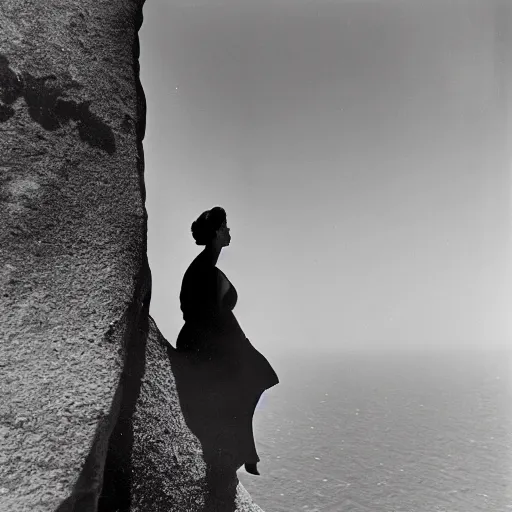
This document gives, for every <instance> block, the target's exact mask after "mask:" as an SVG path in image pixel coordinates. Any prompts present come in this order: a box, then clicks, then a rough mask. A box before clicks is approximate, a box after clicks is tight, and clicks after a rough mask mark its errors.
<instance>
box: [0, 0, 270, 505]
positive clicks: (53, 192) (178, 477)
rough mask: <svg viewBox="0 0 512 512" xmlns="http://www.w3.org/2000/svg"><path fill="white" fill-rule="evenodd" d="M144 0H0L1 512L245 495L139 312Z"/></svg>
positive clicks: (244, 498) (143, 267)
mask: <svg viewBox="0 0 512 512" xmlns="http://www.w3.org/2000/svg"><path fill="white" fill-rule="evenodd" d="M143 3H144V2H143V0H108V1H107V0H46V1H45V2H35V1H34V0H2V2H1V3H0V27H1V28H0V49H1V50H0V215H1V218H2V222H1V223H0V264H1V265H0V279H1V293H0V316H1V318H2V334H1V343H0V390H1V393H2V401H0V510H1V511H2V512H3V511H5V512H25V511H31V512H50V511H51V512H54V511H58V512H96V511H105V512H106V511H109V512H114V511H119V512H122V511H126V512H128V511H141V512H142V511H147V512H149V511H151V512H158V511H166V512H171V511H187V512H193V511H196V510H197V511H199V510H206V511H208V510H226V511H227V510H235V509H236V510H239V511H259V510H260V509H259V508H258V507H257V506H256V505H254V504H253V503H252V501H251V499H250V497H249V496H248V494H247V493H246V491H245V490H244V489H243V488H242V487H241V486H240V485H237V484H238V481H237V479H236V472H235V470H236V468H232V467H224V468H220V470H219V471H218V472H216V471H215V472H214V474H213V475H212V473H211V471H210V472H209V471H208V470H207V468H205V464H204V462H203V458H202V453H201V445H200V443H199V442H198V440H197V439H196V438H195V437H194V435H193V434H192V433H191V432H190V430H189V429H188V427H187V425H186V423H185V421H184V419H183V415H182V413H181V408H180V404H179V400H178V396H177V391H176V386H175V380H174V376H173V366H172V365H173V364H178V366H179V364H180V363H179V361H178V362H177V363H176V361H175V362H174V363H173V360H172V359H173V358H172V352H171V356H170V355H169V351H168V344H167V343H166V342H165V340H164V339H163V337H162V336H161V334H160V333H159V332H158V329H157V328H156V326H155V324H154V322H153V321H152V319H151V318H150V317H149V302H150V296H151V274H150V270H149V266H148V263H147V256H146V234H147V216H146V211H145V207H144V203H145V190H144V180H143V174H144V158H143V150H142V140H143V137H144V125H145V116H146V112H145V101H144V94H143V91H142V87H141V85H140V82H139V68H138V44H139V43H138V36H137V33H138V30H139V28H140V26H141V23H142V7H143Z"/></svg>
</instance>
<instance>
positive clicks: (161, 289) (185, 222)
mask: <svg viewBox="0 0 512 512" xmlns="http://www.w3.org/2000/svg"><path fill="white" fill-rule="evenodd" d="M144 16H145V19H144V24H143V28H142V31H141V44H142V52H141V67H142V82H143V86H144V89H145V92H146V96H147V102H148V117H147V134H146V139H145V142H144V147H145V158H146V186H147V209H148V214H149V259H150V265H151V269H152V273H153V298H152V304H151V314H152V316H153V317H154V318H155V319H156V321H157V323H158V325H159V327H160V329H161V330H162V331H163V333H164V335H165V336H166V338H167V339H168V340H169V341H170V342H171V343H172V344H174V342H175V338H176V336H177V333H178V331H179V329H180V328H181V325H182V318H181V312H180V309H179V301H178V295H179V289H180V284H181V279H182V276H183V273H184V271H185V269H186V268H187V266H188V265H189V263H190V261H191V260H192V259H193V257H194V256H195V255H196V254H197V253H198V251H199V250H200V248H199V247H198V246H196V245H195V244H194V241H193V239H192V237H191V235H190V224H191V222H192V221H193V220H194V219H195V218H196V217H197V215H199V214H200V213H201V212H202V211H203V210H205V209H207V208H211V207H212V206H215V205H221V206H223V207H225V208H226V210H227V213H228V225H229V226H230V227H231V234H232V237H233V239H232V244H231V246H230V247H229V248H227V249H226V250H225V251H224V252H223V253H222V255H221V258H220V260H219V267H220V268H222V269H223V270H224V271H225V272H226V274H227V275H228V277H229V278H230V279H231V281H232V282H233V284H234V285H235V286H236V288H237V290H238V293H239V302H238V305H237V308H236V310H235V313H236V315H237V318H238V319H239V321H240V323H241V325H242V327H243V328H244V330H245V332H246V335H247V336H248V338H249V339H251V340H252V341H253V343H254V344H255V345H256V346H257V347H258V348H260V349H262V351H264V352H265V353H266V354H269V353H272V352H274V351H278V350H280V349H282V348H284V349H286V350H289V349H292V348H295V347H308V346H309V347H314V348H325V349H331V348H335V347H340V348H347V347H348V348H352V347H362V348H365V347H369V348H375V347H377V346H378V347H384V348H387V347H403V346H407V347H419V348H425V347H431V346H435V347H437V346H450V347H453V346H456V347H460V346H466V347H471V346H483V345H488V346H497V345H502V346H503V345H504V344H508V343H509V342H510V340H511V338H512V322H511V321H510V319H509V318H510V316H511V315H510V313H509V308H510V304H511V301H510V299H511V292H512V286H511V275H512V274H511V272H510V270H511V265H510V261H511V257H512V254H511V252H512V244H511V243H510V242H511V236H510V235H511V220H512V216H511V212H512V210H511V190H512V189H511V175H510V170H511V168H510V162H511V154H510V146H509V141H510V136H509V135H510V131H509V129H508V125H507V112H508V109H507V106H508V100H507V97H508V96H509V95H508V88H509V87H510V85H511V81H510V77H511V75H510V68H511V66H510V62H511V61H512V59H511V55H510V52H511V51H512V37H511V34H512V30H511V29H510V27H511V26H512V24H511V23H510V19H511V18H512V3H508V2H506V1H504V2H502V3H501V7H499V6H497V4H496V3H495V2H493V1H492V0H486V1H478V2H477V1H472V2H469V1H463V0H460V1H450V0H445V1H442V2H441V1H439V2H436V1H433V0H425V1H405V0H403V1H392V0H390V1H385V0H381V1H364V0H359V1H342V0H339V1H335V0H331V1H319V0H314V1H305V0H287V1H285V0H272V1H267V0H251V1H248V0H246V1H242V0H239V1H234V0H230V1H218V0H207V1H206V0H205V1H202V2H194V1H191V0H181V1H176V0H147V2H146V6H145V8H144Z"/></svg>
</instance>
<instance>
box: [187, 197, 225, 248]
mask: <svg viewBox="0 0 512 512" xmlns="http://www.w3.org/2000/svg"><path fill="white" fill-rule="evenodd" d="M225 222H226V211H225V210H224V208H221V207H220V206H215V207H214V208H212V209H211V210H206V211H204V212H203V213H201V215H199V217H198V218H197V219H196V220H195V221H194V222H192V226H191V231H192V237H193V238H194V240H195V241H196V244H197V245H206V244H207V243H209V242H211V241H212V240H213V239H214V238H215V234H216V232H217V230H218V229H219V228H220V227H221V226H222V224H224V223H225Z"/></svg>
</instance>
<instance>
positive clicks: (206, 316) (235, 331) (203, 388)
mask: <svg viewBox="0 0 512 512" xmlns="http://www.w3.org/2000/svg"><path fill="white" fill-rule="evenodd" d="M223 280H225V281H226V282H227V284H228V289H227V292H226V293H225V294H224V297H223V299H222V303H221V304H219V300H218V293H219V286H220V283H221V282H222V281H223ZM237 299H238V296H237V292H236V289H235V287H234V286H233V285H232V284H231V283H230V282H229V280H228V279H227V277H226V276H225V275H224V274H223V273H222V272H221V271H220V270H219V269H218V268H217V267H216V266H215V265H213V264H212V262H211V261H210V260H209V258H208V255H206V254H205V253H201V254H200V255H199V256H198V257H197V258H196V259H195V260H194V261H193V262H192V264H191V265H190V266H189V268H188V269H187V271H186V272H185V276H184V277H183V283H182V288H181V293H180V302H181V310H182V311H183V319H184V320H185V325H184V326H183V328H182V329H181V331H180V333H179V335H178V339H177V342H176V349H177V350H178V352H181V353H183V354H185V355H186V358H187V359H188V361H189V363H190V365H189V371H190V372H192V374H193V376H192V380H193V381H194V382H195V391H194V393H193V395H189V400H188V402H187V403H186V404H185V409H189V410H188V411H187V410H184V413H187V412H188V413H191V414H192V416H194V415H193V413H192V412H191V409H192V408H194V404H192V402H194V403H195V406H196V407H200V408H201V420H202V421H197V422H195V424H194V425H193V428H192V426H191V430H192V431H193V432H194V433H195V434H196V435H197V437H198V438H199V440H200V441H201V442H202V444H203V449H204V448H205V446H206V448H207V450H208V451H210V452H212V450H213V451H214V452H216V453H217V454H218V453H219V451H220V452H222V453H223V454H224V456H227V457H228V458H230V459H231V460H232V461H233V462H234V463H235V464H236V465H237V466H238V467H239V466H241V465H242V464H244V463H255V462H258V461H259V457H258V454H257V452H256V446H255V443H254V435H253V428H252V418H253V415H254V410H255V408H256V405H257V403H258V400H259V398H260V396H261V394H262V393H263V392H264V391H265V390H266V389H268V388H270V387H272V386H275V385H276V384H278V382H279V379H278V377H277V375H276V373H275V371H274V370H273V368H272V366H271V365H270V363H269V362H268V361H267V359H266V358H265V357H264V356H263V355H262V354H261V353H260V352H258V351H257V350H256V349H255V348H254V347H253V346H252V344H251V343H250V341H249V340H248V339H247V338H246V336H245V334H244V332H243V330H242V328H241V327H240V325H239V323H238V321H237V320H236V318H235V315H234V314H233V309H234V307H235V305H236V302H237ZM189 416H190V414H189ZM196 416H197V414H196ZM207 450H204V451H205V452H206V451H207Z"/></svg>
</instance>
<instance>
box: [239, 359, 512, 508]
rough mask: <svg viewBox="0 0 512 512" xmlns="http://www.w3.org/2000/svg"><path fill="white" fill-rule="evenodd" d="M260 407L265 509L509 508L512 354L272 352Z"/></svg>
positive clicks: (251, 480) (251, 482) (257, 480)
mask: <svg viewBox="0 0 512 512" xmlns="http://www.w3.org/2000/svg"><path fill="white" fill-rule="evenodd" d="M271 362H272V363H273V364H274V367H275V368H276V370H277V371H278V372H279V375H280V378H281V381H282V382H281V384H280V385H279V386H276V387H275V388H273V389H272V390H269V391H268V392H267V393H265V394H264V396H263V398H262V401H261V402H260V404H259V406H258V409H257V411H256V415H255V435H256V440H257V446H258V451H259V453H260V457H261V459H262V461H261V463H260V470H261V472H262V475H261V476H260V477H253V476H250V475H246V474H244V472H243V471H240V472H239V478H240V480H241V481H242V483H243V484H244V485H245V486H246V488H247V489H248V490H249V492H250V493H251V494H252V496H253V498H254V499H255V501H256V502H257V503H258V504H259V505H260V506H261V507H262V508H263V509H264V510H265V512H298V511H308V512H312V511H317V512H320V511H322V512H370V511H371V512H477V511H478V512H480V511H482V512H512V375H511V373H512V356H511V355H510V354H508V353H505V352H501V353H499V352H494V353H492V352H467V353H454V352H451V353H450V352H437V353H436V352H432V353H428V354H425V353H412V352H410V353H407V352H393V353H391V352H388V353H386V354H350V355H349V354H345V355H343V354H340V355H336V356H333V355H329V356H325V355H324V356H320V355H318V356H307V357H306V356H302V357H301V356H292V355H290V356H287V357H286V358H280V359H279V360H275V359H271Z"/></svg>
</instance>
